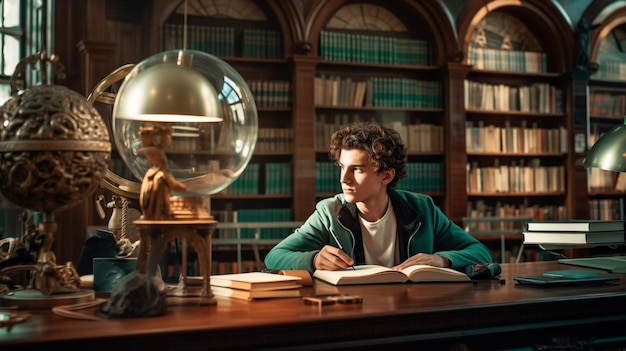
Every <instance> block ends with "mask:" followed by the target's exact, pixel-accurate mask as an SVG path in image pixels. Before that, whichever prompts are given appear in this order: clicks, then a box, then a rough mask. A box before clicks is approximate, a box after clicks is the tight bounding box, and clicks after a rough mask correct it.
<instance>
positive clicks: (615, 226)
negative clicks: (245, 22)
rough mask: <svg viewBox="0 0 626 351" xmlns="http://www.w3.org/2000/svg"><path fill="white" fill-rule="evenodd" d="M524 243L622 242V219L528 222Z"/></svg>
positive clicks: (588, 243)
mask: <svg viewBox="0 0 626 351" xmlns="http://www.w3.org/2000/svg"><path fill="white" fill-rule="evenodd" d="M522 234H523V235H524V244H540V245H541V244H546V245H548V244H549V245H570V246H577V245H611V244H623V243H624V221H603V220H568V221H545V222H528V224H527V230H526V231H524V232H523V233H522Z"/></svg>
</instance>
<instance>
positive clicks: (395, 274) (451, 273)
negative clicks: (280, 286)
mask: <svg viewBox="0 0 626 351" xmlns="http://www.w3.org/2000/svg"><path fill="white" fill-rule="evenodd" d="M313 277H314V278H316V279H318V280H321V281H323V282H326V283H328V284H332V285H355V284H380V283H405V282H414V283H422V282H469V281H471V279H470V278H469V277H468V276H467V274H465V273H463V272H459V271H456V270H454V269H451V268H442V267H434V266H428V265H414V266H410V267H407V268H405V269H403V270H401V271H396V270H393V269H391V268H389V267H384V266H377V265H361V266H354V269H352V268H348V269H343V270H338V271H329V270H321V269H318V270H316V271H315V272H314V273H313Z"/></svg>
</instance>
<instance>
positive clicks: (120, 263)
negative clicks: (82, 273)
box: [93, 257, 137, 293]
mask: <svg viewBox="0 0 626 351" xmlns="http://www.w3.org/2000/svg"><path fill="white" fill-rule="evenodd" d="M136 267H137V259H136V258H103V257H100V258H94V259H93V290H94V291H95V292H105V293H108V292H111V290H112V288H113V285H115V283H116V282H117V281H118V280H120V279H121V278H122V277H123V276H125V275H126V274H128V273H130V272H132V271H134V270H135V268H136Z"/></svg>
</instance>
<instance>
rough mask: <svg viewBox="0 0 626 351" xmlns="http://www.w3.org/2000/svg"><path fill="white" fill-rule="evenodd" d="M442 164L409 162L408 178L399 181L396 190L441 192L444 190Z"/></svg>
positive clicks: (407, 168)
mask: <svg viewBox="0 0 626 351" xmlns="http://www.w3.org/2000/svg"><path fill="white" fill-rule="evenodd" d="M444 167H445V166H444V164H443V163H442V162H419V163H417V162H409V163H407V165H406V170H407V173H408V176H407V177H406V178H404V179H401V180H400V182H399V183H398V186H397V188H398V189H402V190H408V191H412V192H426V193H428V192H442V191H444V189H445V184H444V179H445V173H444Z"/></svg>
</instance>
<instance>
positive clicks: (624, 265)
mask: <svg viewBox="0 0 626 351" xmlns="http://www.w3.org/2000/svg"><path fill="white" fill-rule="evenodd" d="M559 263H564V264H570V265H574V266H580V267H588V268H597V269H603V270H605V271H609V272H611V273H626V256H607V257H585V258H562V259H560V260H559Z"/></svg>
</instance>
